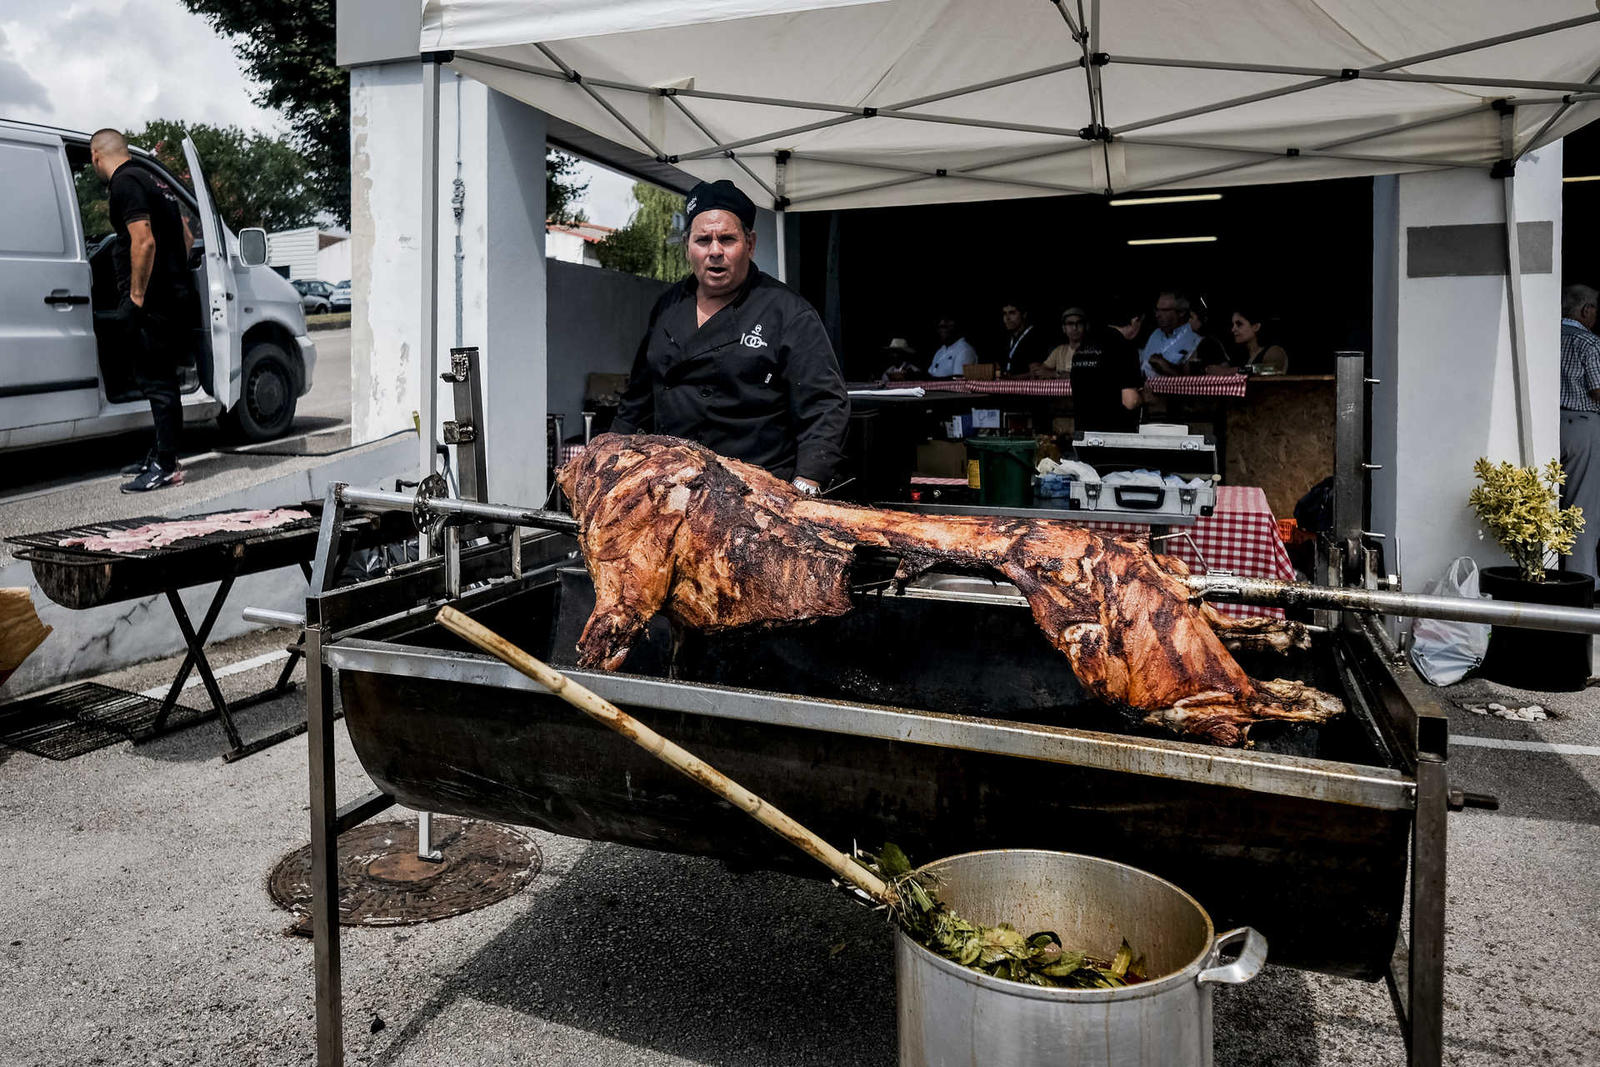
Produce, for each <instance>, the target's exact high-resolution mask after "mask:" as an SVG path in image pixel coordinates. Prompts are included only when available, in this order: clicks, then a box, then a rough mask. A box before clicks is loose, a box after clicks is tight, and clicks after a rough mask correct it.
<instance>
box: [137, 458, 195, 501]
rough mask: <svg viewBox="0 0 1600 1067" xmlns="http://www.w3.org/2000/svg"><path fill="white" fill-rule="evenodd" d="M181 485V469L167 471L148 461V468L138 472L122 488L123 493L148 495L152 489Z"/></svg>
mask: <svg viewBox="0 0 1600 1067" xmlns="http://www.w3.org/2000/svg"><path fill="white" fill-rule="evenodd" d="M182 484H183V469H182V468H181V467H174V468H173V469H172V470H167V469H166V468H165V467H163V466H162V465H161V464H159V463H157V462H156V461H155V460H151V461H150V466H148V467H146V468H145V469H144V470H142V471H140V472H139V474H138V476H136V477H135V478H134V479H133V481H131V482H129V483H128V484H127V485H124V486H123V487H122V491H123V492H124V493H148V492H149V491H150V490H152V489H165V488H166V487H167V486H169V485H182Z"/></svg>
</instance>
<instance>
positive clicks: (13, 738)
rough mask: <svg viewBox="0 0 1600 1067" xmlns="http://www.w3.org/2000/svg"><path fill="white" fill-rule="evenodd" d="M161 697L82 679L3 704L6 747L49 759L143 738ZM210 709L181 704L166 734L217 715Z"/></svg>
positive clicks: (0, 736)
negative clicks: (157, 698) (61, 687)
mask: <svg viewBox="0 0 1600 1067" xmlns="http://www.w3.org/2000/svg"><path fill="white" fill-rule="evenodd" d="M160 710H161V701H159V700H156V699H153V698H151V697H147V696H143V695H141V694H139V693H130V692H128V691H127V690H125V689H115V688H113V687H111V686H109V685H101V684H100V683H99V682H79V683H78V684H77V685H69V686H67V687H66V688H64V689H57V690H54V691H52V692H49V693H44V694H41V695H39V696H36V697H24V698H23V699H21V700H15V701H12V702H10V703H8V704H0V745H5V746H9V747H11V748H15V749H18V750H20V751H22V752H27V753H30V754H31V755H35V756H41V757H43V758H44V759H52V760H69V759H72V758H73V757H75V756H82V755H85V754H87V753H90V752H94V751H96V750H97V749H102V748H105V747H106V746H107V745H114V744H116V743H117V742H119V741H142V740H144V739H145V738H147V737H150V736H152V735H153V730H152V727H153V726H154V724H155V720H156V715H157V714H158V713H159V712H160ZM212 714H213V713H212V712H209V711H196V710H195V709H194V708H188V707H184V706H183V705H181V704H180V705H178V706H177V707H174V708H173V709H172V714H171V715H168V716H167V722H166V725H165V727H164V728H163V730H162V732H163V733H168V732H170V731H172V730H176V729H180V728H182V727H184V726H189V725H192V724H193V723H197V722H201V721H203V720H205V719H208V718H210V717H211V715H212Z"/></svg>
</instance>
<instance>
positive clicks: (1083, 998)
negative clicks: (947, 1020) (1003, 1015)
mask: <svg viewBox="0 0 1600 1067" xmlns="http://www.w3.org/2000/svg"><path fill="white" fill-rule="evenodd" d="M1019 854H1021V855H1037V856H1063V857H1068V858H1071V859H1076V860H1089V861H1091V862H1093V863H1099V864H1104V865H1105V866H1107V867H1121V868H1122V869H1123V870H1126V871H1132V872H1133V873H1134V874H1139V875H1143V876H1144V877H1146V878H1149V879H1151V880H1152V881H1156V882H1160V883H1161V884H1162V885H1164V886H1166V887H1167V888H1168V889H1170V890H1172V891H1173V892H1174V893H1177V894H1178V895H1179V896H1181V897H1182V898H1183V899H1184V900H1186V901H1188V902H1189V904H1190V905H1192V906H1193V907H1194V910H1195V911H1196V912H1198V913H1199V914H1200V918H1201V920H1203V921H1204V923H1205V928H1206V935H1205V940H1204V942H1203V944H1202V945H1201V948H1200V951H1199V953H1197V954H1196V955H1195V957H1194V959H1192V960H1190V961H1189V962H1188V963H1186V964H1185V965H1184V966H1183V967H1182V968H1180V969H1179V970H1176V971H1170V972H1168V973H1167V974H1164V975H1162V976H1161V977H1160V978H1153V979H1151V980H1150V981H1148V982H1140V983H1139V984H1138V985H1130V986H1123V987H1122V988H1120V989H1046V988H1044V987H1043V986H1035V985H1027V984H1025V983H1023V982H1013V981H1012V980H1011V979H1009V978H996V977H994V976H993V975H988V974H984V973H983V972H982V971H975V970H973V969H972V968H971V967H963V966H962V965H961V964H959V963H956V962H955V961H954V960H947V959H945V958H944V957H943V956H941V955H939V954H938V953H936V952H934V951H932V950H931V949H929V948H927V947H926V946H925V945H922V944H920V943H918V941H917V940H916V938H914V937H912V936H911V935H910V934H908V933H906V932H905V929H904V928H903V927H899V926H897V927H896V929H895V936H896V937H897V938H898V939H899V941H900V942H901V943H902V944H904V945H906V946H907V947H909V948H910V949H911V950H912V951H913V952H915V953H918V954H920V955H921V956H922V957H923V958H925V959H926V960H927V961H928V962H929V963H931V964H933V966H935V967H937V968H938V969H939V970H941V971H943V972H944V973H945V974H948V975H951V976H952V977H955V978H958V979H960V980H961V981H963V982H968V983H970V984H972V985H975V986H977V987H979V988H980V989H988V990H993V991H994V992H996V993H1004V994H1005V995H1006V996H1013V997H1026V998H1028V999H1030V1000H1051V1001H1068V1002H1073V1001H1076V1002H1088V1003H1097V1002H1104V1001H1111V1000H1139V999H1141V998H1143V997H1156V996H1160V995H1161V994H1163V993H1166V992H1168V991H1170V990H1172V989H1174V988H1176V987H1178V986H1190V987H1193V986H1194V985H1195V979H1196V978H1198V977H1199V975H1200V972H1201V971H1202V970H1204V969H1205V965H1206V963H1207V961H1208V960H1209V959H1210V957H1211V954H1212V952H1213V951H1214V949H1215V947H1216V941H1217V931H1216V927H1215V926H1213V925H1212V922H1211V915H1210V913H1208V912H1207V911H1206V909H1205V908H1202V907H1201V906H1200V902H1199V901H1198V900H1196V899H1194V897H1192V896H1190V895H1189V894H1188V893H1187V892H1185V891H1184V890H1183V889H1182V888H1180V887H1179V886H1177V885H1174V884H1173V883H1171V882H1169V881H1167V880H1166V879H1165V878H1162V877H1161V876H1160V875H1156V874H1151V873H1150V872H1149V871H1146V870H1143V869H1141V868H1139V867H1134V866H1132V865H1130V864H1127V863H1118V862H1117V861H1116V860H1108V859H1102V858H1100V857H1099V856H1088V855H1084V854H1083V853H1081V852H1062V851H1060V850H1058V849H1049V848H988V849H980V850H978V851H976V852H961V853H958V854H956V855H954V856H945V857H944V858H943V859H937V860H934V861H932V862H931V863H924V864H923V865H922V866H921V867H918V868H917V870H919V871H922V870H927V869H929V868H933V869H935V870H937V868H938V867H939V865H940V864H943V863H948V862H950V861H951V860H960V859H969V858H973V857H979V856H1008V855H1019Z"/></svg>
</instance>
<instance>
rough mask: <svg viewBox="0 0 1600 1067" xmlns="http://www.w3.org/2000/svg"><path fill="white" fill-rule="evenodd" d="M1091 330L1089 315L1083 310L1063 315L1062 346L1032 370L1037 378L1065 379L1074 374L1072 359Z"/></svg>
mask: <svg viewBox="0 0 1600 1067" xmlns="http://www.w3.org/2000/svg"><path fill="white" fill-rule="evenodd" d="M1088 328H1089V315H1088V313H1087V312H1085V311H1084V310H1083V308H1078V307H1072V308H1068V309H1067V310H1065V311H1063V312H1062V313H1061V336H1062V337H1063V338H1064V340H1063V341H1062V343H1061V344H1059V345H1056V346H1055V347H1054V348H1052V349H1051V350H1050V355H1049V357H1048V358H1046V359H1045V361H1044V362H1043V363H1036V364H1034V366H1033V367H1032V368H1030V369H1031V370H1032V372H1033V376H1034V377H1035V378H1065V377H1067V376H1068V375H1069V374H1071V373H1072V357H1073V355H1074V354H1076V353H1077V351H1078V346H1079V345H1080V344H1082V343H1083V334H1084V331H1085V330H1087V329H1088Z"/></svg>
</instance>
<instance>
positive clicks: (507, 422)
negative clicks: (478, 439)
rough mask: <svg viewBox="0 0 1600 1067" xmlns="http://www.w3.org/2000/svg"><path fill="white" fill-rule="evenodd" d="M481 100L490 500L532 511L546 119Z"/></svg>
mask: <svg viewBox="0 0 1600 1067" xmlns="http://www.w3.org/2000/svg"><path fill="white" fill-rule="evenodd" d="M485 92H486V96H487V100H486V104H487V107H486V111H485V137H484V152H485V160H484V164H485V165H484V171H485V184H486V188H485V190H484V196H483V200H484V203H485V205H486V207H487V211H486V216H487V217H486V219H485V221H484V226H483V229H482V230H481V231H480V234H479V239H480V243H481V244H482V245H483V248H484V255H483V270H484V277H483V281H482V286H483V292H484V303H485V307H484V313H485V314H484V317H485V323H484V339H483V345H484V367H485V371H486V376H487V380H486V381H485V383H484V390H483V396H484V402H485V403H486V405H487V406H488V421H489V428H488V432H489V492H490V495H491V496H492V497H493V498H494V499H496V500H505V501H510V502H512V503H519V504H528V505H530V506H534V507H538V506H540V505H542V504H543V502H544V498H545V493H546V492H547V487H546V485H545V463H546V458H545V426H544V423H545V412H546V411H547V410H548V402H547V399H546V395H545V386H546V379H547V377H548V372H547V369H546V349H545V319H546V313H545V309H546V284H547V282H546V274H545V258H544V238H545V195H544V192H545V189H544V153H545V118H544V115H543V113H541V112H539V111H535V110H534V109H533V108H531V107H528V106H527V105H526V104H523V103H521V102H519V101H517V100H513V99H512V98H511V97H509V96H503V95H501V94H500V93H496V92H492V91H488V90H486V91H485ZM468 343H469V344H470V343H472V342H470V341H469V342H468ZM581 428H582V423H581V422H579V423H578V425H577V427H576V429H581Z"/></svg>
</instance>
